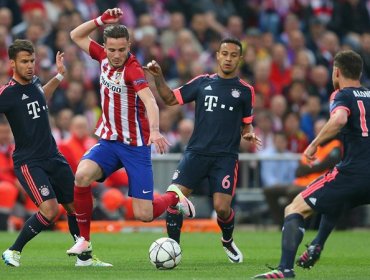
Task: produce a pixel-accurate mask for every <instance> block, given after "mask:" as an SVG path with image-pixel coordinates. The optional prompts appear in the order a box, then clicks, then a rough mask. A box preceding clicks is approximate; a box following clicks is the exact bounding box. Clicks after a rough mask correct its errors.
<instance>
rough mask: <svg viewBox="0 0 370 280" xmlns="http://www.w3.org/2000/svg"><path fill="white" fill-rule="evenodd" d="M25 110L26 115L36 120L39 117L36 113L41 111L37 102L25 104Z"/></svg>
mask: <svg viewBox="0 0 370 280" xmlns="http://www.w3.org/2000/svg"><path fill="white" fill-rule="evenodd" d="M27 109H28V114H29V115H31V116H33V118H32V119H37V118H39V117H40V115H38V114H37V113H39V112H40V111H41V109H40V105H39V103H38V102H37V101H33V102H31V103H27Z"/></svg>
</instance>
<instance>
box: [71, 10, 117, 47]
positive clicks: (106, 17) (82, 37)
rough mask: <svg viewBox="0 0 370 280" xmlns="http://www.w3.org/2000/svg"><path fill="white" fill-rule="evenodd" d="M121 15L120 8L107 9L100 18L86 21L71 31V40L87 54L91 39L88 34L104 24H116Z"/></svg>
mask: <svg viewBox="0 0 370 280" xmlns="http://www.w3.org/2000/svg"><path fill="white" fill-rule="evenodd" d="M122 15H123V12H122V10H121V9H120V8H114V9H108V10H106V11H105V12H104V13H103V14H102V15H101V16H99V17H97V18H96V19H93V20H90V21H87V22H85V23H83V24H81V25H79V26H77V27H76V28H75V29H73V30H72V31H71V34H70V35H71V39H72V41H73V42H75V43H76V44H77V45H78V46H79V47H80V48H81V49H82V50H84V51H85V52H86V53H89V47H90V42H91V40H92V39H91V38H90V37H89V35H90V33H91V32H93V31H94V30H95V29H96V28H98V27H100V26H103V25H105V24H115V23H118V21H119V18H120V17H121V16H122Z"/></svg>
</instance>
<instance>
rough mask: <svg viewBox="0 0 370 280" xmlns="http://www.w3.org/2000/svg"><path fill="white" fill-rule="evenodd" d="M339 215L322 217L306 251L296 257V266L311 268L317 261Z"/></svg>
mask: <svg viewBox="0 0 370 280" xmlns="http://www.w3.org/2000/svg"><path fill="white" fill-rule="evenodd" d="M338 219H339V215H324V214H323V215H322V216H321V220H320V225H319V230H318V232H317V235H316V236H315V238H314V239H313V240H312V241H311V243H310V245H308V246H307V249H306V250H305V251H304V252H303V253H302V254H301V255H300V256H299V257H298V259H297V261H296V264H297V265H298V266H300V267H302V268H308V269H310V268H312V267H313V266H314V264H315V263H316V262H317V261H318V260H319V258H320V255H321V252H322V250H323V249H324V245H325V242H326V240H327V239H328V237H329V235H330V233H331V232H332V231H333V229H334V228H335V226H336V224H337V221H338Z"/></svg>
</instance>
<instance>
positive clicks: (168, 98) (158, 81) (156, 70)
mask: <svg viewBox="0 0 370 280" xmlns="http://www.w3.org/2000/svg"><path fill="white" fill-rule="evenodd" d="M143 68H144V70H146V71H148V72H149V73H150V74H152V75H153V77H154V82H155V86H156V87H157V90H158V93H159V96H160V97H161V98H162V99H163V101H164V103H166V105H168V106H173V105H176V104H179V103H178V102H177V99H176V97H175V95H174V94H173V92H172V90H171V89H170V88H169V86H168V85H167V83H166V81H165V79H164V76H163V73H162V69H161V66H159V64H158V62H156V61H155V60H152V61H151V62H149V63H148V64H147V66H146V67H143Z"/></svg>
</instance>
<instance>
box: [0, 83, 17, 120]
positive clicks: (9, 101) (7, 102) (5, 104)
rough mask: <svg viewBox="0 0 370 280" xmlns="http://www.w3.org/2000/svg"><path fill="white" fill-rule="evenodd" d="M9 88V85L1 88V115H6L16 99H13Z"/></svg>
mask: <svg viewBox="0 0 370 280" xmlns="http://www.w3.org/2000/svg"><path fill="white" fill-rule="evenodd" d="M8 87H9V85H8V84H6V85H3V86H1V87H0V113H6V112H7V111H8V110H9V109H10V108H11V107H12V105H13V102H14V100H13V99H14V98H12V96H11V94H10V92H9V89H8Z"/></svg>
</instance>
